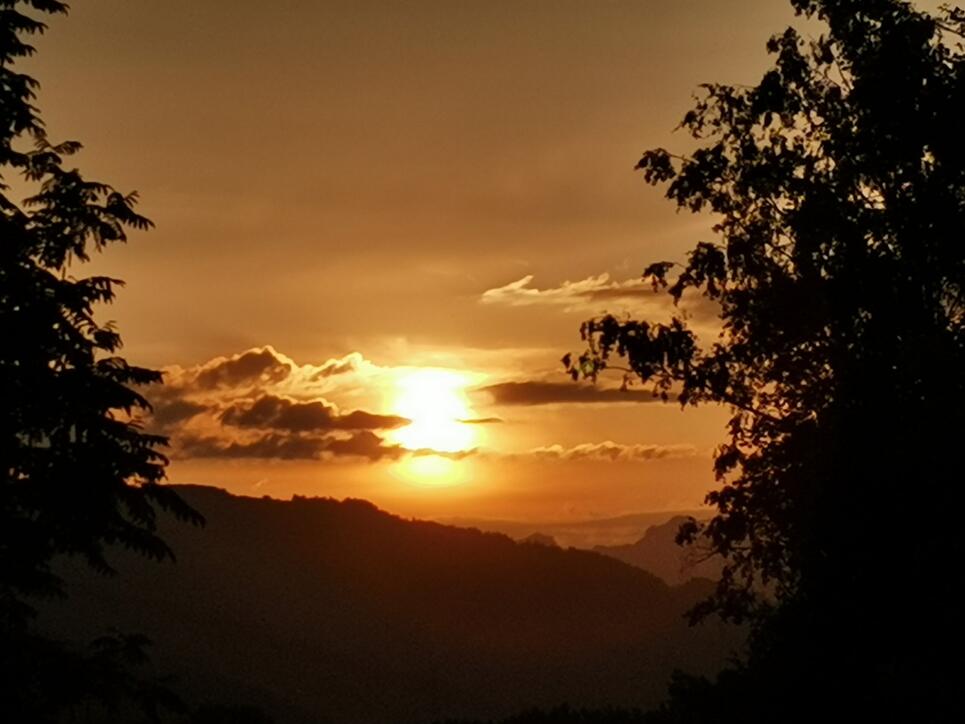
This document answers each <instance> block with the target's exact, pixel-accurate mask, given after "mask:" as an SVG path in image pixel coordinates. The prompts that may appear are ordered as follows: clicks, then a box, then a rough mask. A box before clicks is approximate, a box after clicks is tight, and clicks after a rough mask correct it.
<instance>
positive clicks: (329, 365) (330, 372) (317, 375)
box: [309, 352, 365, 382]
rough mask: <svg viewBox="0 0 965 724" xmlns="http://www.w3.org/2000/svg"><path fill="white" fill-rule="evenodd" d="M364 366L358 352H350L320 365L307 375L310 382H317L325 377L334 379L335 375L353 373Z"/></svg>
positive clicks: (363, 361) (363, 360)
mask: <svg viewBox="0 0 965 724" xmlns="http://www.w3.org/2000/svg"><path fill="white" fill-rule="evenodd" d="M364 364H365V359H364V358H363V357H362V355H360V354H359V353H358V352H352V353H351V354H347V355H345V356H344V357H341V358H336V359H330V360H328V361H327V362H325V363H324V364H322V365H319V367H318V368H317V370H316V371H315V372H313V373H312V374H311V375H309V379H310V380H311V381H312V382H317V381H318V380H322V379H325V378H326V377H334V376H335V375H344V374H347V373H349V372H355V371H357V370H359V369H361V368H362V367H363V365H364Z"/></svg>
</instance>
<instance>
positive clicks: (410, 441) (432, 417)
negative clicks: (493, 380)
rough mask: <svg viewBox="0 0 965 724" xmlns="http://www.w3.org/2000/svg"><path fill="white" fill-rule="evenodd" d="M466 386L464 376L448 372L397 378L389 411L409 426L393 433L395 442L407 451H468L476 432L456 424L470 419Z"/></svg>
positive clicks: (431, 371)
mask: <svg viewBox="0 0 965 724" xmlns="http://www.w3.org/2000/svg"><path fill="white" fill-rule="evenodd" d="M466 384H467V380H466V377H465V376H464V375H461V374H459V373H458V372H453V371H451V370H441V369H422V370H416V371H414V372H409V373H407V374H405V375H404V376H403V377H401V378H400V379H399V381H398V397H397V398H396V400H395V402H394V404H393V410H394V412H395V413H396V414H398V415H401V416H403V417H407V418H408V419H410V420H412V424H411V425H407V426H406V427H403V428H401V429H399V430H397V431H396V432H395V433H394V435H393V437H394V439H395V441H396V442H398V443H399V444H401V445H403V446H404V447H406V448H408V449H409V450H436V451H438V452H443V453H456V452H462V451H465V450H469V449H471V448H472V447H473V446H474V444H475V442H476V430H475V429H474V426H473V425H467V424H465V423H463V422H460V421H461V420H465V419H466V418H468V417H470V416H471V413H470V409H469V403H468V401H467V399H466V394H465V387H466ZM420 464H422V465H425V464H426V463H420Z"/></svg>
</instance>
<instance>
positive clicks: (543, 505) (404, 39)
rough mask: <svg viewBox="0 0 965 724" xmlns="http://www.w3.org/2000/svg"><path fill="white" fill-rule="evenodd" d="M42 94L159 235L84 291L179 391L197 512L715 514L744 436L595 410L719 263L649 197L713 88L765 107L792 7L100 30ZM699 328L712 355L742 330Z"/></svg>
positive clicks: (265, 8) (398, 12) (84, 17)
mask: <svg viewBox="0 0 965 724" xmlns="http://www.w3.org/2000/svg"><path fill="white" fill-rule="evenodd" d="M73 5H74V7H73V8H72V12H71V15H70V16H69V17H68V18H66V19H62V18H57V19H55V20H53V21H52V22H51V23H50V26H51V27H50V30H49V32H48V33H47V34H46V35H45V36H44V37H43V38H41V39H39V40H38V41H37V42H36V45H37V48H38V54H37V55H36V56H35V57H34V58H33V59H31V60H30V61H28V62H27V63H26V64H24V65H25V70H27V71H28V72H30V73H31V74H32V75H34V76H35V77H37V78H38V79H39V80H40V82H41V85H42V89H41V92H40V96H39V103H38V105H39V106H40V108H41V110H42V113H43V117H44V119H45V121H46V123H47V128H48V132H49V134H50V135H51V137H52V138H54V139H55V140H62V139H67V138H69V139H76V140H79V141H81V142H83V143H84V145H85V150H84V151H83V152H82V154H80V155H79V156H78V157H77V159H78V160H77V165H78V166H79V167H80V168H81V170H82V171H83V172H84V173H85V175H86V176H88V177H90V178H95V179H97V180H102V181H107V182H109V183H111V184H113V185H115V186H116V187H118V188H119V189H121V190H124V191H128V190H133V189H136V190H137V191H138V192H139V193H140V196H141V199H142V203H141V206H140V210H141V212H142V213H144V214H146V215H147V216H149V217H150V218H151V219H152V220H153V221H154V222H155V223H156V225H157V226H156V229H154V230H152V231H150V232H149V233H145V234H142V233H136V234H133V235H132V238H131V241H130V243H129V244H128V245H127V246H124V247H119V248H112V249H109V250H108V251H107V252H106V253H105V254H103V255H102V256H100V257H98V258H97V259H96V260H95V261H94V262H93V263H92V264H90V265H88V266H87V267H86V268H84V269H80V268H78V269H77V270H76V272H75V273H77V274H78V275H80V274H82V273H83V274H87V273H106V274H110V275H112V276H116V277H119V278H121V279H123V280H125V282H126V287H125V288H124V289H123V290H122V291H121V293H120V296H119V298H118V300H117V301H116V302H115V304H114V305H113V306H111V307H110V308H106V309H103V310H101V318H102V319H113V320H116V321H117V323H118V327H119V330H120V332H121V334H122V336H123V338H124V340H125V347H124V350H123V352H124V354H125V356H126V357H127V358H128V359H129V360H130V361H132V362H135V363H138V364H143V365H151V366H155V367H160V368H163V369H164V370H165V374H166V381H167V384H166V385H165V387H164V388H162V389H159V390H154V391H152V392H151V393H150V394H149V396H150V397H151V399H152V401H154V403H155V405H156V411H155V415H154V416H153V418H152V419H149V420H146V423H147V424H148V425H149V426H150V427H151V428H152V429H157V430H160V431H162V432H164V433H165V434H168V435H170V436H171V440H172V447H171V449H170V451H169V452H170V455H171V458H172V463H171V466H170V468H169V479H170V480H171V481H173V482H191V483H204V484H213V485H219V486H222V487H226V488H228V489H229V490H231V491H233V492H236V493H240V494H247V495H271V496H273V497H288V496H290V495H292V494H299V495H320V496H334V497H338V498H342V497H358V498H367V499H370V500H373V501H374V502H375V503H377V504H378V505H380V506H382V507H384V508H386V509H388V510H390V511H392V512H396V513H400V514H404V515H409V516H417V517H438V516H457V515H459V516H466V515H472V516H477V517H494V518H504V519H529V520H534V519H540V520H558V521H564V520H577V519H585V518H602V517H607V516H616V515H621V514H626V513H631V512H646V511H671V510H691V509H693V508H695V507H696V506H698V505H700V503H701V501H702V498H703V496H704V494H705V493H706V492H707V491H708V490H709V489H711V488H712V487H713V486H714V480H713V476H712V473H711V455H712V452H713V449H714V447H715V445H716V444H718V442H720V441H722V440H723V437H724V434H725V433H724V422H725V420H726V417H727V416H726V411H725V410H721V409H693V408H691V409H688V410H686V411H682V410H681V409H680V407H679V406H678V405H675V404H662V403H660V402H659V401H655V400H654V399H653V397H652V395H651V394H650V393H649V391H648V390H647V389H646V388H645V387H634V388H632V389H631V390H630V391H629V392H626V393H622V392H620V391H619V389H617V388H618V387H619V383H620V379H619V377H618V376H617V375H615V374H614V375H613V376H611V377H605V378H603V379H601V380H600V382H599V383H598V384H597V385H596V386H595V387H594V386H585V385H584V386H579V385H575V384H574V383H572V382H570V381H569V379H568V378H567V377H566V376H565V375H564V374H563V368H562V365H561V364H560V361H559V360H560V358H561V357H562V355H563V354H564V353H566V352H571V351H572V352H580V351H582V346H581V341H580V338H579V325H580V323H581V322H582V321H584V320H585V319H588V318H590V317H592V316H594V315H597V314H600V313H603V312H612V313H618V314H632V315H634V316H637V317H640V316H643V317H648V318H654V319H666V318H667V317H668V315H669V314H670V312H671V307H670V305H669V303H668V300H666V299H664V298H662V297H659V296H657V295H654V294H653V293H652V292H650V291H649V289H648V288H647V287H645V286H644V285H642V284H641V283H640V281H639V277H640V273H641V272H642V270H643V268H644V267H645V266H646V265H647V264H649V263H650V262H652V261H657V260H663V259H671V260H680V259H682V258H683V256H684V254H685V252H686V251H687V249H688V248H690V247H691V246H692V245H693V244H694V243H695V242H697V241H699V240H702V239H708V238H710V237H711V232H710V230H709V229H710V226H711V225H712V223H713V219H711V218H709V217H692V216H689V215H687V214H682V213H677V212H676V210H675V208H674V206H673V204H672V203H671V202H669V201H667V200H666V199H664V198H663V195H662V191H661V190H660V189H655V188H651V187H649V186H647V185H646V184H645V183H644V182H643V179H642V178H641V177H640V175H639V174H637V173H635V172H634V171H633V166H634V164H635V163H636V161H637V160H638V159H639V157H640V155H641V153H642V152H643V151H644V150H646V149H648V148H653V147H658V146H665V147H668V148H672V149H675V150H686V149H688V148H690V147H691V146H692V142H691V141H690V140H689V139H688V138H686V137H685V136H684V135H683V134H682V133H674V128H675V127H676V126H677V124H678V123H679V121H680V119H681V118H682V117H683V114H684V113H685V112H686V111H687V110H688V109H689V107H690V105H691V103H692V97H693V93H694V92H695V91H696V89H697V86H698V85H699V84H700V83H705V82H724V83H743V84H750V83H755V82H756V81H757V80H759V78H760V76H761V74H762V73H763V71H764V70H765V69H766V68H767V65H768V57H767V55H766V52H765V49H764V45H765V42H766V40H767V38H768V37H769V36H770V35H771V34H773V33H776V32H779V31H781V30H782V29H783V28H784V27H786V25H787V24H788V23H789V22H791V21H792V20H793V16H792V14H791V12H790V10H789V8H788V7H787V6H786V5H785V4H784V3H781V2H774V1H773V0H753V1H745V2H739V3H738V2H733V1H731V0H725V1H723V2H722V1H721V0H679V1H677V2H660V3H658V2H652V1H651V0H636V1H633V2H631V1H616V0H614V1H608V0H601V1H599V2H568V1H566V0H557V1H555V2H536V1H526V0H519V1H517V2H500V1H496V0H492V1H486V2H482V1H476V2H458V1H455V0H453V1H450V2H442V1H438V2H429V1H421V2H419V1H415V0H413V1H409V2H370V1H368V0H353V1H352V2H321V1H318V2H312V1H309V0H302V1H298V0H276V1H275V2H272V3H265V2H253V1H249V0H232V1H231V2H228V1H227V0H207V1H206V2H197V1H196V0H195V1H194V2H186V1H182V0H167V1H166V2H163V3H162V2H156V1H154V0H87V1H86V2H82V1H78V2H75V3H74V4H73ZM687 313H688V314H689V315H690V316H691V319H692V321H693V323H694V325H695V327H696V328H697V329H698V330H703V337H702V338H712V336H713V317H714V310H713V309H710V308H708V307H707V306H706V305H704V304H701V303H700V301H699V300H691V301H690V302H689V304H688V305H687Z"/></svg>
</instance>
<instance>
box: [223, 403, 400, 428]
mask: <svg viewBox="0 0 965 724" xmlns="http://www.w3.org/2000/svg"><path fill="white" fill-rule="evenodd" d="M219 419H220V420H221V422H223V423H224V424H226V425H233V426H235V427H248V428H271V429H275V430H287V431H289V432H310V431H316V432H317V431H323V430H389V429H393V428H397V427H402V426H404V425H408V424H409V420H407V419H405V418H404V417H398V416H396V415H377V414H374V413H371V412H365V411H364V410H356V411H354V412H350V413H348V414H347V415H342V414H340V413H339V412H338V408H336V407H335V405H332V404H330V403H329V402H327V401H325V400H321V399H317V400H312V401H309V402H299V401H297V400H292V399H290V398H286V397H279V396H277V395H272V394H265V395H262V396H260V397H258V398H257V399H256V400H255V401H254V402H251V403H236V404H233V405H231V406H230V407H228V408H227V409H226V410H225V411H224V412H222V413H221V415H220V417H219Z"/></svg>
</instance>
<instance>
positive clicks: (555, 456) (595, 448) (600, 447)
mask: <svg viewBox="0 0 965 724" xmlns="http://www.w3.org/2000/svg"><path fill="white" fill-rule="evenodd" d="M527 454H528V455H532V456H535V457H538V458H545V459H551V460H597V461H609V462H616V461H625V462H643V461H647V460H664V459H668V458H689V457H694V456H695V455H696V454H697V449H696V448H695V447H694V446H693V445H639V444H638V445H621V444H620V443H616V442H613V441H611V440H607V441H606V442H600V443H584V444H582V445H576V446H575V447H571V448H564V447H563V446H562V445H549V446H547V447H539V448H535V449H533V450H530V451H529V452H528V453H527Z"/></svg>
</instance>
